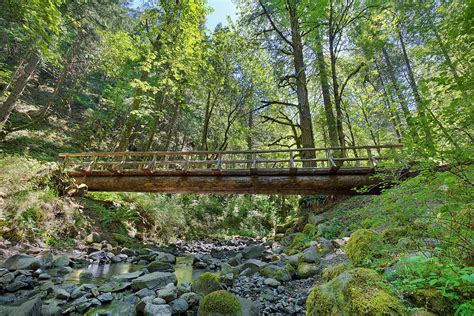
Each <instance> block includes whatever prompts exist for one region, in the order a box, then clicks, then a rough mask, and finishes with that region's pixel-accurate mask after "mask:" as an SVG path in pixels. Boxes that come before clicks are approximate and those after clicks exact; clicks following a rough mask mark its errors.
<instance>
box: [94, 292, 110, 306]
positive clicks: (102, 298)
mask: <svg viewBox="0 0 474 316" xmlns="http://www.w3.org/2000/svg"><path fill="white" fill-rule="evenodd" d="M97 299H98V300H99V301H101V302H102V303H104V304H105V303H108V302H111V301H112V300H113V299H114V297H113V295H112V293H110V292H107V293H102V294H100V295H99V296H97Z"/></svg>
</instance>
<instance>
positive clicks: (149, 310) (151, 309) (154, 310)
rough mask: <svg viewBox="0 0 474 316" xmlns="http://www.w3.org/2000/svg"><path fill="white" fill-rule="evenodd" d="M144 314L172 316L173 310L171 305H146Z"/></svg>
mask: <svg viewBox="0 0 474 316" xmlns="http://www.w3.org/2000/svg"><path fill="white" fill-rule="evenodd" d="M143 314H144V315H145V316H171V315H172V310H171V307H170V306H169V305H155V304H146V305H145V309H144V311H143Z"/></svg>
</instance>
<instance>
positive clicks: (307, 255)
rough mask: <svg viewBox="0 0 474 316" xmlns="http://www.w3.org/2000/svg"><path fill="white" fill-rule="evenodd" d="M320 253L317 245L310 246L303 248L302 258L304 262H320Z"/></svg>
mask: <svg viewBox="0 0 474 316" xmlns="http://www.w3.org/2000/svg"><path fill="white" fill-rule="evenodd" d="M318 253H319V251H318V249H317V248H316V247H309V248H306V249H305V250H303V254H302V258H303V260H304V262H308V263H319V262H320V261H321V257H320V256H319V254H318Z"/></svg>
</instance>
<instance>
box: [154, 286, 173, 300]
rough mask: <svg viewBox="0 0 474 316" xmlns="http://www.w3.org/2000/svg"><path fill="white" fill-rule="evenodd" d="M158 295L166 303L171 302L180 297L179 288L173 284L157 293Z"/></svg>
mask: <svg viewBox="0 0 474 316" xmlns="http://www.w3.org/2000/svg"><path fill="white" fill-rule="evenodd" d="M156 295H157V296H158V297H159V298H162V299H164V300H165V301H166V302H171V301H173V300H175V299H176V298H177V297H178V288H177V287H176V286H175V285H174V284H173V283H170V284H168V285H167V286H165V287H164V288H162V289H160V290H158V291H156Z"/></svg>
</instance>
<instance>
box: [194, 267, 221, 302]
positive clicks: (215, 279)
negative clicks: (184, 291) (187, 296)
mask: <svg viewBox="0 0 474 316" xmlns="http://www.w3.org/2000/svg"><path fill="white" fill-rule="evenodd" d="M192 288H193V291H194V292H195V293H197V294H198V295H200V296H204V295H207V294H209V293H211V292H214V291H217V290H220V289H221V282H220V280H219V276H218V275H217V274H216V273H211V272H206V273H203V274H201V275H200V276H199V277H198V278H197V279H195V280H194V281H193V284H192Z"/></svg>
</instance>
